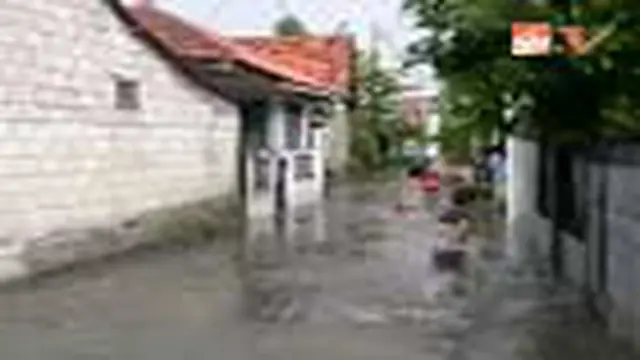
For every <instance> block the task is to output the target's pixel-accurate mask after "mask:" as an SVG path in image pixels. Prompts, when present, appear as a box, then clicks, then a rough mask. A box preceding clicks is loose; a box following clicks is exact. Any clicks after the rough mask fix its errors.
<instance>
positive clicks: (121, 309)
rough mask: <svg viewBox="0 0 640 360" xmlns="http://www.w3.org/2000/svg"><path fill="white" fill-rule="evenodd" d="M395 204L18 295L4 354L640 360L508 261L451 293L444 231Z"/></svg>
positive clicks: (87, 273) (292, 222)
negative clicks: (442, 263) (442, 265)
mask: <svg viewBox="0 0 640 360" xmlns="http://www.w3.org/2000/svg"><path fill="white" fill-rule="evenodd" d="M396 196H397V191H396V189H395V188H394V187H389V188H387V187H374V188H370V189H358V190H353V189H347V188H345V189H339V190H337V191H336V192H335V193H333V194H332V199H331V200H329V201H328V202H327V203H326V204H324V206H323V207H322V208H313V209H306V210H301V211H300V212H298V213H296V214H293V215H291V216H287V217H283V218H281V219H278V220H277V221H273V222H271V221H268V222H264V223H252V224H249V225H248V226H247V228H246V229H245V233H244V234H243V235H242V236H240V237H238V238H229V239H224V240H223V239H220V240H218V241H216V242H215V243H213V244H211V245H196V246H193V247H190V248H183V247H180V248H178V247H172V246H164V247H159V248H156V249H148V250H144V251H138V252H134V253H131V254H128V255H125V256H122V257H119V258H117V259H111V260H109V261H103V262H101V263H98V264H94V265H88V266H82V267H79V268H77V269H76V270H69V271H66V272H64V273H59V274H55V275H50V276H46V277H42V278H39V279H37V280H34V281H31V282H29V283H24V284H19V285H17V286H14V287H11V288H8V289H5V290H3V291H2V293H1V294H0V309H2V310H1V311H0V356H1V357H2V358H3V359H30V360H37V359H51V360H55V359H60V360H62V359H64V360H69V359H134V358H135V359H155V360H163V359H167V360H168V359H172V360H173V359H229V360H236V359H237V360H251V359H274V360H276V359H277V360H287V359H291V360H294V359H296V360H297V359H336V360H347V359H381V360H382V359H385V360H390V359H400V358H402V359H407V360H410V359H430V360H431V359H434V360H436V359H461V360H462V359H491V360H501V359H522V360H529V359H532V360H534V359H540V360H541V359H561V358H562V359H585V358H589V359H601V358H602V359H604V358H605V357H604V356H605V355H607V354H611V352H610V351H618V353H617V354H619V356H617V357H616V356H614V357H613V358H614V359H631V358H633V357H632V355H630V354H631V353H630V351H628V349H626V348H625V346H624V345H621V344H617V343H615V342H613V341H612V340H611V341H609V340H607V338H606V336H605V335H604V333H602V332H598V330H597V329H599V327H597V326H596V325H594V324H593V323H592V322H591V321H586V320H585V317H584V316H583V314H579V313H578V312H576V311H573V312H570V311H566V309H568V308H571V309H573V308H575V306H574V305H575V302H576V301H577V300H576V296H575V295H574V294H572V293H571V292H569V291H566V290H562V289H556V288H555V287H553V286H551V285H550V284H548V283H547V282H545V281H544V280H539V279H534V278H532V277H530V276H528V275H527V274H517V275H508V273H509V272H508V271H506V270H505V269H503V268H502V265H501V264H500V261H499V260H497V259H499V256H498V257H496V256H495V254H493V255H494V256H491V258H492V259H493V260H491V261H487V262H486V264H484V266H483V267H482V272H483V276H480V278H482V281H475V283H477V284H476V285H477V286H475V287H474V289H475V291H474V292H472V293H466V294H458V293H453V292H451V291H450V289H449V287H448V284H449V279H447V278H446V277H445V276H443V275H442V274H439V273H438V272H436V271H435V270H434V269H433V265H432V264H431V256H430V249H431V246H432V244H433V242H434V240H435V238H436V220H435V217H434V216H433V215H432V214H428V213H426V212H425V213H424V214H417V215H415V216H410V217H402V216H399V215H398V214H396V213H394V212H393V203H394V200H395V198H396ZM494 245H496V244H494ZM576 329H579V330H576ZM586 339H591V340H593V339H598V340H597V342H598V344H599V346H598V349H600V350H601V351H600V352H599V353H600V354H601V355H602V357H595V356H597V355H598V354H599V353H598V352H594V351H593V349H586V348H584V347H582V348H581V347H580V346H578V345H576V344H581V343H582V342H583V341H582V340H586ZM592 343H593V341H592ZM612 349H614V350H612ZM605 350H606V351H605ZM585 351H586V352H585ZM586 354H588V355H586ZM585 356H586V357H585Z"/></svg>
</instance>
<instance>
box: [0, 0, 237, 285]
mask: <svg viewBox="0 0 640 360" xmlns="http://www.w3.org/2000/svg"><path fill="white" fill-rule="evenodd" d="M0 18H2V21H0V23H1V25H0V27H2V31H1V35H0V36H1V37H2V42H1V43H0V54H1V55H0V56H1V57H3V64H5V65H4V66H3V68H2V71H0V79H1V80H0V83H1V85H0V89H2V98H1V99H0V101H2V112H1V114H0V129H1V131H0V136H2V140H1V141H0V163H2V165H0V169H2V170H0V171H1V174H0V192H2V195H1V197H2V204H1V205H0V207H1V208H2V210H1V211H2V215H1V216H0V232H1V234H0V238H1V239H2V242H1V244H0V247H1V248H0V254H1V255H2V256H1V258H2V259H1V260H0V273H1V274H2V275H3V276H4V277H12V276H20V275H21V274H23V273H25V272H30V271H31V269H30V267H31V266H32V265H31V264H29V261H28V260H25V258H24V255H25V254H29V253H30V252H31V251H32V249H36V248H37V249H38V250H37V251H38V252H43V253H46V252H57V253H60V252H63V253H64V254H62V253H60V254H59V256H58V255H56V256H58V258H59V259H58V260H59V261H60V262H64V261H67V260H71V259H72V258H74V257H75V256H76V254H75V253H74V250H71V249H69V250H61V245H59V243H66V242H67V241H71V240H70V239H71V237H72V236H71V235H69V237H67V236H49V234H51V233H53V232H57V233H58V234H60V233H65V232H67V231H68V232H69V233H75V231H76V230H77V229H85V228H95V227H115V226H118V224H120V223H122V222H124V221H127V220H128V219H131V218H134V217H136V216H139V215H140V214H143V213H148V212H152V211H154V210H156V209H160V208H168V207H174V206H181V205H183V204H187V203H190V202H195V201H201V200H204V199H223V198H225V197H227V196H229V195H231V194H234V193H236V188H237V166H236V158H237V151H238V144H239V134H240V131H239V130H240V111H239V108H238V107H237V106H236V105H234V104H232V103H230V102H229V101H226V100H223V99H222V98H221V97H219V96H215V95H213V94H212V92H210V91H207V90H205V89H203V88H201V87H200V86H197V85H195V84H194V83H193V82H191V81H189V80H188V79H187V78H185V77H184V76H183V75H182V74H180V73H179V72H178V71H176V70H175V69H174V68H173V67H172V66H171V65H170V64H168V62H167V61H164V60H163V59H162V58H161V57H160V56H158V55H157V54H155V53H154V52H153V51H150V50H149V49H148V47H147V46H146V45H145V44H144V43H143V42H141V41H139V40H138V39H136V38H135V36H132V34H131V32H130V30H129V29H128V28H127V26H126V25H125V24H123V23H122V22H121V21H120V20H119V19H118V18H117V17H116V16H114V14H113V12H112V11H111V10H110V8H109V6H108V5H107V4H106V2H103V1H65V2H23V1H13V0H12V1H7V2H4V3H3V4H2V6H0ZM74 237H77V238H82V239H81V240H77V241H85V240H86V239H84V238H83V237H78V236H74ZM86 241H88V240H86ZM56 256H53V255H52V257H56ZM42 266H45V267H46V266H47V265H42ZM52 266H53V265H52Z"/></svg>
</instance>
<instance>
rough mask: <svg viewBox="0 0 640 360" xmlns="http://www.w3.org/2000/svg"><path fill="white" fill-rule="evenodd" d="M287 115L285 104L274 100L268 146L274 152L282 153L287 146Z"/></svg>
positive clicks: (270, 116) (269, 120) (270, 114)
mask: <svg viewBox="0 0 640 360" xmlns="http://www.w3.org/2000/svg"><path fill="white" fill-rule="evenodd" d="M286 121H287V118H286V114H285V109H284V104H283V103H282V101H280V100H272V101H271V103H270V104H269V115H268V122H269V123H268V125H267V128H268V133H269V134H268V141H267V142H268V144H269V147H271V149H272V150H275V151H280V150H282V149H284V148H285V145H286V125H287V124H286Z"/></svg>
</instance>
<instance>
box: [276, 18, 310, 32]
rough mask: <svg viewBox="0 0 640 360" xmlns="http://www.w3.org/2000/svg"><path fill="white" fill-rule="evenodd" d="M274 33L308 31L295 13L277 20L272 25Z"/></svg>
mask: <svg viewBox="0 0 640 360" xmlns="http://www.w3.org/2000/svg"><path fill="white" fill-rule="evenodd" d="M274 33H275V34H276V35H279V36H294V35H306V34H308V33H309V32H308V31H307V27H306V26H305V25H304V23H303V22H302V21H301V20H300V19H299V18H298V17H296V16H295V15H293V14H289V15H286V16H285V17H283V18H282V19H280V20H278V22H276V24H275V26H274Z"/></svg>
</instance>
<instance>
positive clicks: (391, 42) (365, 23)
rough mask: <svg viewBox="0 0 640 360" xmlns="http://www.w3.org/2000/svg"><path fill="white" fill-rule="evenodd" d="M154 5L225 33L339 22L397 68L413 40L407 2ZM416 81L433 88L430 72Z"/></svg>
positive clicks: (205, 0)
mask: <svg viewBox="0 0 640 360" xmlns="http://www.w3.org/2000/svg"><path fill="white" fill-rule="evenodd" d="M153 1H154V3H155V6H157V7H160V8H163V9H166V10H170V11H172V12H175V13H177V14H179V15H181V16H183V17H185V18H187V19H189V20H191V21H193V22H195V23H197V24H199V25H204V26H206V27H208V28H210V29H212V30H214V31H217V32H220V33H223V34H225V35H252V34H253V35H261V34H270V33H271V30H272V27H273V24H274V23H275V22H276V21H277V20H279V19H280V18H282V17H283V16H284V15H286V14H288V13H292V14H295V15H296V16H297V17H298V18H299V19H300V20H302V22H303V23H304V24H305V26H306V27H307V28H308V29H309V30H310V31H311V32H314V33H333V32H335V31H336V30H337V28H338V27H339V25H340V23H341V22H343V21H346V22H347V23H348V26H347V31H349V32H350V33H352V34H355V35H356V38H357V42H358V44H359V46H361V47H364V48H370V46H371V43H372V38H373V37H374V36H375V35H373V34H374V33H378V34H379V35H378V38H379V40H378V45H379V47H380V49H381V52H383V54H384V55H385V59H386V61H387V63H388V64H389V65H392V66H393V65H398V64H399V63H400V61H401V57H402V55H403V51H404V48H405V46H406V44H408V43H409V42H410V41H411V40H412V39H413V38H414V37H415V33H416V32H415V31H414V30H413V29H412V26H411V25H412V21H411V19H410V18H409V17H408V16H406V14H403V13H402V11H401V4H402V0H153ZM375 28H377V29H378V30H373V31H372V29H375ZM411 82H418V83H422V84H424V85H425V86H427V87H431V86H432V84H431V83H432V82H433V80H432V79H431V76H430V71H428V70H424V69H423V70H421V71H417V72H416V73H415V74H413V75H412V76H411Z"/></svg>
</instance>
